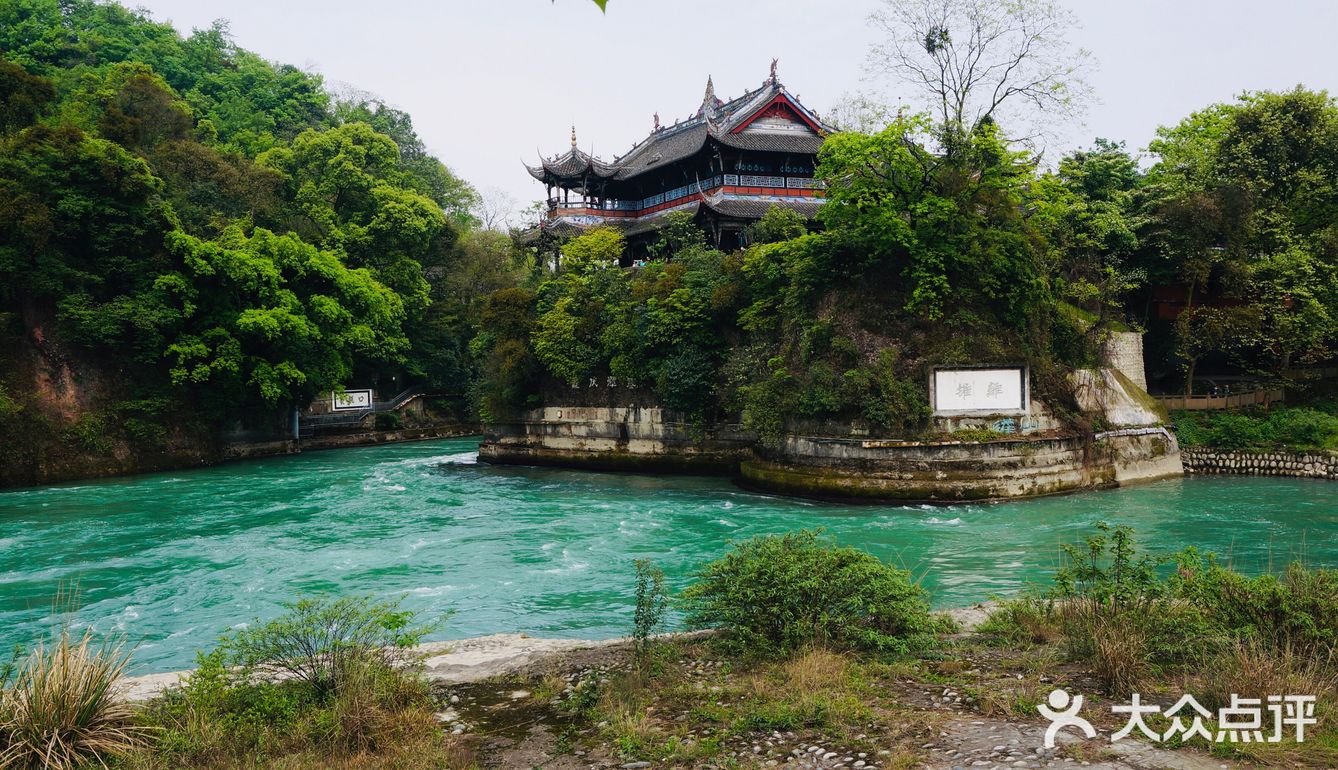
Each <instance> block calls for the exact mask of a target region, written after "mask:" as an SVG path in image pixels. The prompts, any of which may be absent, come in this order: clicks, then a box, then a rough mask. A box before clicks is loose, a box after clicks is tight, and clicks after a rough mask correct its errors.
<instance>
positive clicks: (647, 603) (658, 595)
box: [632, 559, 669, 654]
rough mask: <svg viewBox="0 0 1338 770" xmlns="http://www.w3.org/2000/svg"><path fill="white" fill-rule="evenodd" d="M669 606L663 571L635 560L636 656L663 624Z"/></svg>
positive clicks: (634, 618) (644, 560)
mask: <svg viewBox="0 0 1338 770" xmlns="http://www.w3.org/2000/svg"><path fill="white" fill-rule="evenodd" d="M668 606H669V595H668V592H667V591H666V589H665V586H664V570H662V569H660V568H659V567H656V566H655V565H654V564H653V563H652V562H651V561H650V560H649V559H637V560H636V610H635V611H634V614H633V628H632V639H633V640H634V641H635V642H636V650H637V653H638V654H643V653H645V651H646V643H647V640H649V639H650V637H651V636H652V635H653V634H654V633H655V632H656V631H657V630H659V628H660V626H661V625H662V624H663V623H664V613H665V610H666V609H668Z"/></svg>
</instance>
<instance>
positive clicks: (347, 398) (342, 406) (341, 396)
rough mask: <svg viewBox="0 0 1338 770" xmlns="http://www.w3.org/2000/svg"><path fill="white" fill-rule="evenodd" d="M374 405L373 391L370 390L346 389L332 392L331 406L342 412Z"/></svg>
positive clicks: (368, 407)
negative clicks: (340, 391) (341, 391)
mask: <svg viewBox="0 0 1338 770" xmlns="http://www.w3.org/2000/svg"><path fill="white" fill-rule="evenodd" d="M371 407H372V391H371V390H370V389H368V390H346V391H344V392H343V393H334V392H331V393H330V408H331V409H333V410H335V411H336V412H342V411H345V410H352V409H370V408H371Z"/></svg>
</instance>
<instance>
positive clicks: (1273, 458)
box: [1180, 449, 1338, 481]
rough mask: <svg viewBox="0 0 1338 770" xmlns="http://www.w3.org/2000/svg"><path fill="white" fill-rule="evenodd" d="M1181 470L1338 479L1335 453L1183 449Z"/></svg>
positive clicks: (1203, 472) (1337, 460) (1337, 459)
mask: <svg viewBox="0 0 1338 770" xmlns="http://www.w3.org/2000/svg"><path fill="white" fill-rule="evenodd" d="M1180 455H1181V459H1182V460H1183V461H1184V464H1185V473H1199V474H1209V473H1238V474H1242V475H1246V476H1295V477H1298V478H1307V479H1330V480H1333V481H1338V453H1334V452H1233V451H1229V450H1224V449H1185V450H1182V451H1181V453H1180Z"/></svg>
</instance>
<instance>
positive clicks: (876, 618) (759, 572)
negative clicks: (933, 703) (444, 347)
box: [683, 531, 933, 656]
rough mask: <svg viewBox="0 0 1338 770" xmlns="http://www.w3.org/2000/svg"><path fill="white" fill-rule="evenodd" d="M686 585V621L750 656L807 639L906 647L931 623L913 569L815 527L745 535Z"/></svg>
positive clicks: (789, 648)
mask: <svg viewBox="0 0 1338 770" xmlns="http://www.w3.org/2000/svg"><path fill="white" fill-rule="evenodd" d="M695 578H696V582H694V583H693V584H692V585H691V586H689V587H688V589H687V590H686V591H685V592H684V593H683V602H684V605H685V608H686V610H687V621H688V624H689V625H690V626H693V627H696V628H716V629H720V630H721V631H722V632H723V634H724V636H723V641H724V642H725V643H726V644H728V645H730V646H732V647H733V648H735V649H736V650H738V651H740V652H743V653H745V654H748V655H758V656H771V655H784V654H789V653H793V652H795V651H797V650H799V649H801V648H803V647H805V646H808V645H815V646H828V647H831V648H833V649H853V650H877V651H891V652H906V651H907V650H909V649H911V648H912V647H913V646H915V645H917V644H919V643H920V642H921V641H923V636H924V635H925V634H926V633H928V632H930V631H931V630H932V629H933V624H932V622H931V620H930V617H929V605H928V603H927V602H926V600H925V594H924V591H923V590H922V589H921V588H920V587H919V586H917V585H914V584H912V583H911V581H910V575H909V573H907V572H905V571H903V570H899V569H895V568H893V567H889V566H888V565H886V564H884V563H882V562H881V561H879V560H878V559H877V557H874V556H872V555H870V554H868V553H866V552H864V551H860V550H857V549H855V548H850V547H844V548H843V547H837V546H836V545H834V544H832V543H830V542H826V541H824V540H822V539H821V538H820V537H819V536H818V534H817V533H815V532H810V531H801V532H791V533H787V534H784V535H768V536H764V537H757V538H754V539H752V540H747V541H744V542H742V543H738V544H736V545H735V546H734V549H733V550H732V551H730V552H729V553H728V554H726V555H725V556H724V557H722V558H721V559H719V560H717V561H714V562H711V563H710V564H707V565H705V566H704V567H702V568H701V569H700V570H699V571H698V572H697V573H696V575H695Z"/></svg>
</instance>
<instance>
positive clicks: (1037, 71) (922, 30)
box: [867, 0, 1093, 154]
mask: <svg viewBox="0 0 1338 770" xmlns="http://www.w3.org/2000/svg"><path fill="white" fill-rule="evenodd" d="M869 18H870V23H871V24H872V25H873V26H874V27H875V28H876V29H877V30H879V31H880V32H881V33H883V34H884V35H885V38H884V40H883V41H882V42H880V43H876V44H874V45H873V46H872V47H871V49H870V52H869V58H868V61H867V68H868V70H869V72H870V74H873V75H875V76H890V77H892V78H894V79H895V80H897V81H899V82H901V83H902V84H904V85H908V86H911V87H912V88H914V89H916V90H917V91H919V92H920V94H921V95H922V96H923V97H924V99H925V100H926V104H925V106H926V107H927V108H928V109H929V110H930V111H931V112H932V113H933V114H934V115H935V116H936V118H937V119H938V120H937V122H938V123H939V124H940V127H941V129H942V131H943V136H942V142H943V144H944V148H943V149H944V150H945V151H946V152H948V153H949V154H951V153H952V152H953V149H954V147H956V146H957V145H958V144H959V142H958V141H957V140H958V138H960V137H962V136H964V135H965V134H968V133H970V132H971V131H973V130H975V129H976V128H978V127H979V126H980V125H982V124H983V123H986V122H990V121H993V122H995V123H1000V124H1007V125H1008V126H1009V128H1010V131H1008V132H1007V135H1008V136H1009V138H1010V139H1013V140H1020V141H1026V142H1028V143H1030V144H1036V143H1038V142H1039V141H1040V140H1044V139H1045V138H1046V137H1047V135H1048V134H1049V133H1050V131H1052V130H1053V129H1054V128H1055V127H1057V126H1058V125H1060V124H1062V123H1063V122H1065V121H1066V120H1071V119H1074V118H1077V117H1079V116H1080V115H1081V113H1082V112H1083V111H1084V109H1085V107H1086V105H1087V103H1088V101H1089V100H1090V98H1091V87H1090V86H1089V85H1088V84H1087V82H1086V80H1085V79H1084V78H1085V75H1086V74H1087V72H1088V71H1089V70H1090V69H1091V67H1092V66H1093V60H1092V57H1091V54H1090V53H1088V52H1087V51H1085V50H1083V49H1081V48H1077V47H1075V46H1073V45H1072V44H1070V42H1069V41H1068V35H1069V33H1070V32H1071V31H1072V30H1073V29H1074V28H1076V26H1077V21H1076V19H1075V18H1074V16H1073V14H1071V13H1070V12H1069V11H1067V10H1066V9H1064V8H1062V7H1060V6H1059V5H1058V4H1057V3H1055V2H1053V1H1052V0H883V7H882V8H880V9H879V10H877V11H875V12H874V13H873V14H872V15H871V16H870V17H869Z"/></svg>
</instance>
